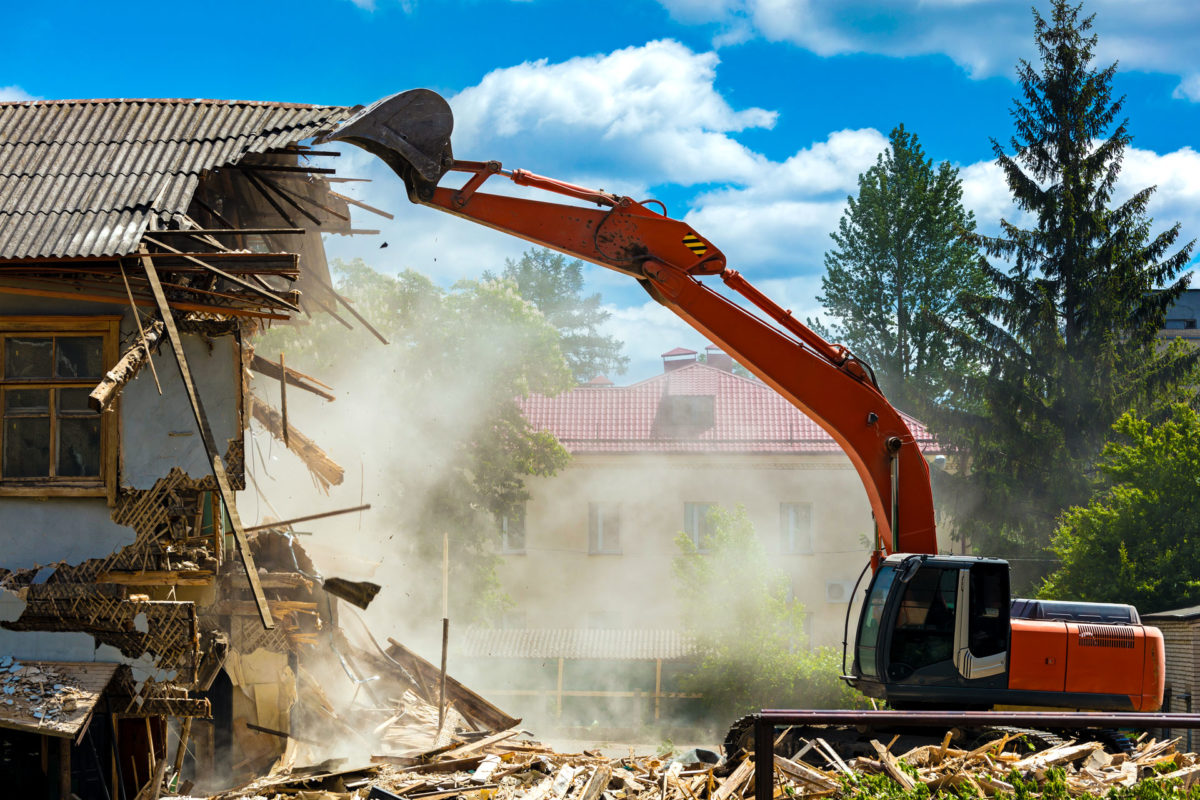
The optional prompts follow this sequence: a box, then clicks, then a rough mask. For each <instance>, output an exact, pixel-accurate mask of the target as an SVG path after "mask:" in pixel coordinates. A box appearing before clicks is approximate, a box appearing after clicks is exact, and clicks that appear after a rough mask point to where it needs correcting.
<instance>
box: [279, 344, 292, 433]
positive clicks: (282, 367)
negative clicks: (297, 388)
mask: <svg viewBox="0 0 1200 800" xmlns="http://www.w3.org/2000/svg"><path fill="white" fill-rule="evenodd" d="M279 414H280V416H282V417H283V446H284V447H291V446H292V443H291V442H289V441H288V421H287V365H286V364H284V363H283V353H280V354H279Z"/></svg>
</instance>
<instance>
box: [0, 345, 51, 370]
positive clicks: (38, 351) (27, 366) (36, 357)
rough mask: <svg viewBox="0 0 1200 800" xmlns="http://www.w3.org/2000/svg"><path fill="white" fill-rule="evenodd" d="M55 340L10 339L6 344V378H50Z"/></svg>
mask: <svg viewBox="0 0 1200 800" xmlns="http://www.w3.org/2000/svg"><path fill="white" fill-rule="evenodd" d="M53 358H54V339H52V338H51V337H49V336H39V337H20V338H18V337H15V336H14V337H9V338H8V339H6V340H5V342H4V377H5V378H49V377H50V376H51V374H50V367H51V365H52V364H53Z"/></svg>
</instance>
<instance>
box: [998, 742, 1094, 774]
mask: <svg viewBox="0 0 1200 800" xmlns="http://www.w3.org/2000/svg"><path fill="white" fill-rule="evenodd" d="M1099 749H1100V743H1099V742H1084V743H1083V744H1060V745H1057V746H1055V747H1051V748H1050V749H1049V750H1043V751H1042V752H1040V753H1034V754H1033V755H1031V756H1029V758H1023V759H1021V760H1020V761H1018V762H1017V763H1015V764H1013V765H1012V768H1013V769H1015V770H1017V771H1018V772H1024V771H1026V770H1032V771H1036V770H1039V769H1045V768H1046V767H1053V766H1057V765H1058V764H1065V763H1067V762H1068V761H1075V760H1076V759H1079V758H1084V757H1085V756H1088V755H1090V754H1091V752H1092V751H1093V750H1099Z"/></svg>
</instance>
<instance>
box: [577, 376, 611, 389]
mask: <svg viewBox="0 0 1200 800" xmlns="http://www.w3.org/2000/svg"><path fill="white" fill-rule="evenodd" d="M612 385H613V382H612V381H610V380H609V379H608V378H607V377H606V376H604V375H597V376H596V377H594V378H592V379H591V380H590V381H588V382H587V383H585V384H584V386H587V387H589V388H592V389H607V388H608V387H610V386H612Z"/></svg>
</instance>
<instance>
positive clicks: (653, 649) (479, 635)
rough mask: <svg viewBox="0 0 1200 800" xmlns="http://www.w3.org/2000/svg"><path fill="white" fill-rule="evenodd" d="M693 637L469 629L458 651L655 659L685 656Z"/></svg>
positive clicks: (466, 653) (692, 647)
mask: <svg viewBox="0 0 1200 800" xmlns="http://www.w3.org/2000/svg"><path fill="white" fill-rule="evenodd" d="M695 651H696V645H695V642H694V640H692V639H691V638H689V637H688V636H685V635H684V634H682V633H679V632H678V631H671V630H591V629H583V628H469V629H467V631H466V633H465V634H464V636H463V638H462V641H461V644H460V648H459V653H460V655H464V656H468V657H477V658H478V657H488V658H575V659H604V660H616V661H656V660H658V659H660V658H661V659H663V660H670V659H677V658H686V657H687V656H690V655H692V654H693V653H695Z"/></svg>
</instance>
